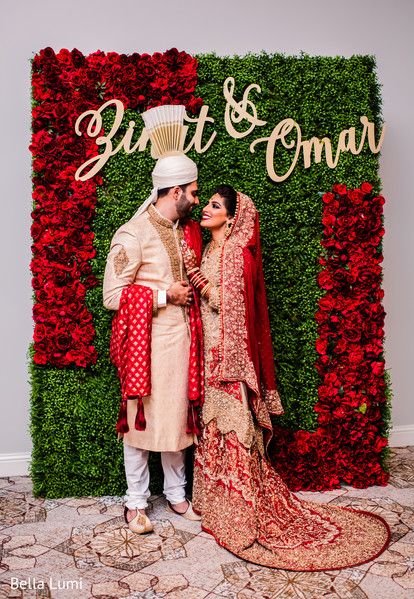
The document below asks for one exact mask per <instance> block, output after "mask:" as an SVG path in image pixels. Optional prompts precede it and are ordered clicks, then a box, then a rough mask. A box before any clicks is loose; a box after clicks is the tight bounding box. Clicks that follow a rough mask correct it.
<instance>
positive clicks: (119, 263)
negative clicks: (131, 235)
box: [114, 246, 129, 276]
mask: <svg viewBox="0 0 414 599" xmlns="http://www.w3.org/2000/svg"><path fill="white" fill-rule="evenodd" d="M128 263H129V258H128V255H127V253H126V251H125V248H124V246H122V247H121V249H120V250H119V252H118V253H117V255H116V256H115V258H114V270H115V274H116V275H117V276H119V275H120V274H121V273H122V272H123V270H124V269H125V268H126V267H127V266H128Z"/></svg>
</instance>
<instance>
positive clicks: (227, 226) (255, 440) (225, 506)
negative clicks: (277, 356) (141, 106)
mask: <svg viewBox="0 0 414 599" xmlns="http://www.w3.org/2000/svg"><path fill="white" fill-rule="evenodd" d="M201 226H202V227H205V228H206V229H209V231H210V232H211V241H210V243H208V244H207V246H206V248H205V250H204V253H203V258H202V262H201V266H200V268H198V266H197V260H196V257H195V254H194V252H193V251H192V250H191V249H190V248H189V247H188V246H187V245H186V244H185V243H183V258H184V263H185V267H186V270H187V274H188V277H189V279H190V281H191V283H192V284H193V285H194V286H195V287H196V288H197V289H198V290H199V292H200V297H201V315H202V324H203V332H204V357H205V385H206V389H205V401H204V405H203V409H202V423H203V430H202V433H201V437H200V439H199V444H198V446H197V448H196V454H195V463H194V487H193V506H194V510H195V511H197V512H198V513H200V514H201V518H202V520H201V524H202V528H203V530H204V531H205V532H207V533H210V534H211V535H213V536H214V538H215V539H216V541H217V542H218V543H219V544H220V545H222V546H223V547H225V548H226V549H228V550H229V551H231V552H233V553H234V554H236V555H237V556H239V557H240V558H242V559H245V560H247V561H250V562H254V563H257V564H261V565H264V566H269V567H274V568H283V569H286V570H297V571H317V570H329V569H339V568H347V567H351V566H356V565H359V564H362V563H365V562H368V561H370V560H372V559H374V558H375V557H377V556H378V555H380V554H381V553H382V552H383V551H384V550H385V549H386V547H387V546H388V543H389V538H390V530H389V526H388V524H387V523H386V522H385V520H383V519H382V518H381V517H380V516H377V515H376V514H373V513H370V512H366V511H361V510H354V509H352V508H341V507H339V506H335V505H330V504H328V505H326V504H317V503H314V502H310V501H305V500H300V499H299V498H298V497H296V496H295V495H294V494H293V493H292V492H290V491H289V489H288V487H287V486H286V484H285V483H284V482H283V480H282V479H281V477H280V476H279V475H278V474H277V472H276V471H275V470H274V469H273V467H272V466H271V464H270V461H269V459H268V457H267V447H268V444H269V441H270V439H271V437H272V423H271V417H270V415H271V414H283V413H284V409H283V407H282V404H281V401H280V397H279V393H278V391H277V388H276V382H275V372H274V362H273V353H272V343H271V336H270V326H269V317H268V312H267V302H266V292H265V286H264V278H263V266H262V257H261V249H260V236H259V221H258V213H257V210H256V208H255V206H254V204H253V202H252V200H251V199H250V198H249V197H247V196H246V195H244V194H242V193H237V192H236V191H235V190H234V189H233V188H232V187H230V186H229V185H221V186H220V187H218V188H217V189H216V190H215V193H214V195H213V196H212V198H211V199H210V201H209V202H208V204H207V205H206V206H205V208H204V209H203V212H202V218H201Z"/></svg>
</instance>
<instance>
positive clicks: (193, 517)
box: [167, 499, 201, 521]
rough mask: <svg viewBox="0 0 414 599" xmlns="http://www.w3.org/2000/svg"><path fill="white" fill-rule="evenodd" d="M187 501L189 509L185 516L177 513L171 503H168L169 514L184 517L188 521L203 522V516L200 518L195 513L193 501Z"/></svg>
mask: <svg viewBox="0 0 414 599" xmlns="http://www.w3.org/2000/svg"><path fill="white" fill-rule="evenodd" d="M186 501H187V503H188V508H187V510H186V511H185V512H184V513H183V514H180V512H177V511H176V510H175V509H174V508H173V506H172V505H171V503H170V502H169V501H167V510H168V511H169V512H172V513H173V514H177V516H182V517H183V518H186V520H194V521H198V520H201V516H198V515H197V514H196V513H195V511H194V510H193V504H192V503H191V501H190V500H189V499H186Z"/></svg>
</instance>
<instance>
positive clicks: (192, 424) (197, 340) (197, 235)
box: [184, 220, 204, 435]
mask: <svg viewBox="0 0 414 599" xmlns="http://www.w3.org/2000/svg"><path fill="white" fill-rule="evenodd" d="M184 240H185V242H186V243H187V245H188V246H189V247H190V248H191V249H193V250H194V252H195V254H196V257H197V261H198V263H200V261H201V251H202V238H201V232H200V225H199V224H198V223H196V222H195V221H193V220H189V221H188V222H187V223H186V225H185V226H184ZM193 297H194V302H193V303H192V304H191V305H190V307H189V310H188V313H189V321H190V332H191V342H190V361H189V370H188V399H189V405H188V421H187V433H194V434H195V435H200V432H201V430H200V415H199V412H200V409H201V407H202V405H203V401H204V348H203V327H202V324H201V315H200V303H199V297H198V294H197V292H196V290H195V289H194V288H193Z"/></svg>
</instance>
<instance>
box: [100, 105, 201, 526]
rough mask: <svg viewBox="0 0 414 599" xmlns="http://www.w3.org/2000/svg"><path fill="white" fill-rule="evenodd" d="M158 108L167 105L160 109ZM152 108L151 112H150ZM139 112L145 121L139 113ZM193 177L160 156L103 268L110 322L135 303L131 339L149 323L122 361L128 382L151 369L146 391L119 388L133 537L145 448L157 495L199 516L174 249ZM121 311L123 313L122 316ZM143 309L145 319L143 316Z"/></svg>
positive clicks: (188, 167) (188, 298)
mask: <svg viewBox="0 0 414 599" xmlns="http://www.w3.org/2000/svg"><path fill="white" fill-rule="evenodd" d="M164 108H167V107H160V109H164ZM175 108H176V107H175ZM155 110H158V109H152V111H155ZM143 117H144V120H145V113H144V115H143ZM146 125H147V122H146ZM150 138H151V140H152V141H153V143H154V140H153V139H152V137H151V136H150ZM171 154H172V155H171ZM197 176H198V172H197V166H196V164H195V163H194V162H193V161H192V160H190V159H189V158H188V157H187V156H185V154H184V153H182V152H174V153H171V152H169V153H168V155H167V156H162V155H161V157H160V158H159V159H158V161H157V164H156V166H155V168H154V171H153V173H152V180H153V192H152V194H151V196H150V197H149V198H148V199H147V200H146V201H145V202H144V204H143V205H142V206H141V207H140V208H139V210H138V211H137V213H136V214H135V215H134V216H133V218H132V219H131V220H129V221H128V222H127V223H125V224H124V225H123V226H121V227H120V228H119V229H118V231H117V232H116V233H115V235H114V237H113V239H112V242H111V248H110V252H109V254H108V258H107V263H106V268H105V275H104V283H103V297H104V306H105V307H106V308H108V309H109V310H116V311H118V315H119V316H120V317H121V318H120V319H118V322H117V325H119V324H121V325H124V323H125V322H130V321H131V320H133V321H134V318H135V316H136V312H135V313H134V310H136V306H137V303H138V302H141V304H140V306H144V310H141V312H139V319H140V320H144V321H145V322H144V323H143V324H142V323H140V324H139V325H138V327H141V328H140V329H139V330H138V336H136V337H134V338H135V339H140V340H141V339H142V338H143V337H145V331H146V329H145V327H147V328H148V327H149V332H148V335H147V340H146V342H145V343H146V344H147V345H145V343H144V349H143V351H145V348H146V349H147V351H148V352H149V354H148V360H147V361H146V360H144V361H142V359H141V358H142V356H139V357H137V358H136V359H135V358H133V359H132V360H131V359H129V361H127V362H126V364H125V365H124V370H123V377H124V380H126V379H128V377H130V379H131V378H132V379H133V380H134V381H135V380H136V377H137V376H138V375H137V374H136V373H137V372H140V371H141V370H142V364H143V363H144V371H145V368H147V366H145V364H147V362H148V363H149V362H150V372H144V375H147V377H148V381H147V382H148V385H149V387H148V388H150V394H149V395H145V396H142V397H140V396H138V397H137V395H135V398H131V397H129V396H127V393H125V394H124V393H123V402H122V404H121V410H120V417H119V420H118V425H117V430H118V433H119V436H123V444H124V462H125V473H126V479H127V484H128V490H127V493H126V497H125V519H126V521H127V522H128V525H129V528H130V529H131V530H133V531H134V532H137V533H139V534H141V533H145V532H149V531H151V530H152V529H153V526H152V523H151V522H150V520H149V518H148V517H147V515H146V512H145V508H146V507H147V505H148V503H147V500H148V497H149V495H150V492H149V470H148V455H149V451H159V452H161V463H162V467H163V471H164V494H165V495H166V498H167V501H168V507H169V509H170V511H174V512H175V513H177V514H181V515H182V516H184V517H185V518H187V519H190V520H199V519H200V518H199V516H197V515H196V514H195V513H194V511H193V509H192V505H191V502H190V501H188V500H186V499H185V484H186V477H185V465H184V461H185V449H186V448H187V447H189V446H190V445H192V444H193V443H194V442H195V441H196V433H197V432H198V430H197V424H196V417H195V410H194V408H193V406H192V405H191V402H190V401H189V364H190V367H191V355H193V354H194V352H193V348H194V345H193V342H194V339H192V335H193V337H194V326H193V322H192V319H191V318H190V317H191V314H192V313H191V309H193V306H192V304H193V302H194V298H193V293H192V289H191V287H190V285H189V283H188V279H187V276H186V273H185V268H184V265H183V260H182V256H181V251H180V247H181V241H182V240H183V238H184V235H185V231H184V228H183V226H182V224H181V219H184V218H185V217H188V216H189V214H190V213H191V211H192V209H193V207H194V206H195V205H198V204H199V199H198V186H197ZM191 229H193V227H191ZM131 293H133V294H135V295H132V296H131ZM128 294H129V295H128ZM131 297H132V300H131ZM128 302H129V305H128ZM148 302H150V304H149V311H148ZM128 309H129V316H128V315H127V316H125V310H128ZM145 310H147V312H145ZM121 311H122V314H121ZM144 313H145V314H146V315H147V316H146V317H145V318H144V317H143V319H142V318H141V314H144ZM131 315H132V316H131ZM145 319H146V320H145ZM114 320H115V319H114ZM134 322H135V321H134ZM125 326H126V325H125ZM136 334H137V331H136V330H134V331H131V330H128V336H129V339H131V338H132V335H136ZM113 335H114V328H113ZM120 338H121V337H120ZM112 342H113V340H111V357H112ZM127 342H128V341H122V343H127ZM190 349H191V355H190ZM128 351H129V352H130V348H129V350H128ZM124 353H125V352H124ZM128 355H130V353H129V354H128ZM139 360H141V361H139ZM193 363H194V360H193ZM117 366H118V371H119V365H118V364H117ZM197 368H200V365H199V364H198V366H197ZM139 376H140V375H139ZM133 377H135V378H133ZM196 378H197V377H196ZM193 379H194V376H192V379H191V380H193ZM121 386H122V379H121Z"/></svg>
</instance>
